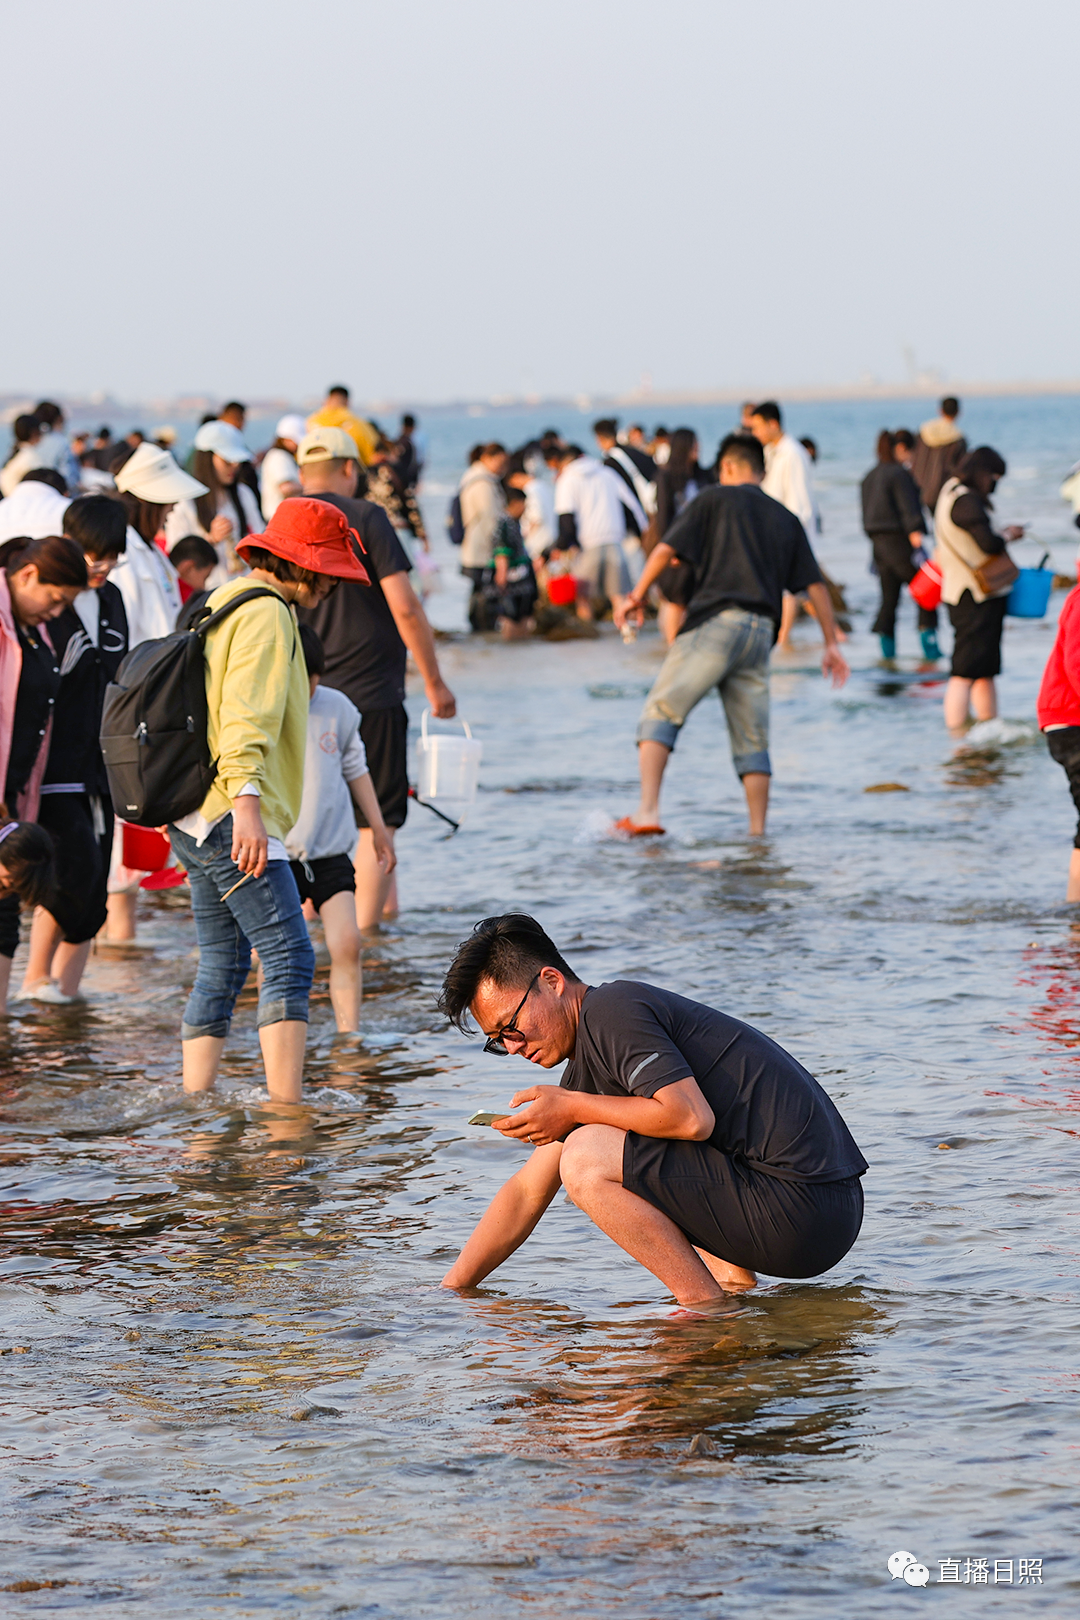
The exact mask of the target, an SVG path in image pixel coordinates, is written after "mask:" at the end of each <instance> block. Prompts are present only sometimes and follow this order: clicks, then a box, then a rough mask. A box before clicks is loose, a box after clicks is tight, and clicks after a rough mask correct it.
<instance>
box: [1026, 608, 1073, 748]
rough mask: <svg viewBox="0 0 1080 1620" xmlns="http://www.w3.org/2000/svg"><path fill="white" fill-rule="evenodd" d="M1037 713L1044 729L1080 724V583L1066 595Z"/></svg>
mask: <svg viewBox="0 0 1080 1620" xmlns="http://www.w3.org/2000/svg"><path fill="white" fill-rule="evenodd" d="M1036 713H1037V714H1038V717H1039V729H1040V730H1041V731H1044V730H1045V729H1046V727H1047V726H1080V586H1078V587H1077V588H1076V589H1075V590H1073V591H1070V592H1069V594H1068V596H1067V597H1066V598H1065V606H1064V607H1063V608H1062V610H1061V617H1060V618H1059V619H1058V628H1057V639H1056V640H1055V642H1054V646H1053V649H1052V651H1051V653H1050V658H1049V660H1048V662H1047V665H1046V668H1045V669H1044V670H1043V678H1042V685H1041V686H1040V688H1039V701H1038V703H1037V705H1036Z"/></svg>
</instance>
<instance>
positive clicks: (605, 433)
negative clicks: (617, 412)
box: [592, 416, 619, 439]
mask: <svg viewBox="0 0 1080 1620" xmlns="http://www.w3.org/2000/svg"><path fill="white" fill-rule="evenodd" d="M592 430H593V432H594V433H595V434H596V437H597V438H598V439H617V438H618V436H619V422H618V418H617V417H614V416H602V417H601V418H600V420H599V422H594V423H593V425H592Z"/></svg>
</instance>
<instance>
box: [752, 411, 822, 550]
mask: <svg viewBox="0 0 1080 1620" xmlns="http://www.w3.org/2000/svg"><path fill="white" fill-rule="evenodd" d="M764 449H765V479H764V482H763V483H762V486H761V487H762V489H763V490H764V491H765V493H766V495H771V496H772V498H773V500H774V501H779V502H780V505H781V506H786V507H787V509H788V511H789V512H794V514H795V516H796V517H797V518H798V520H799V522H800V523H801V524H802V526H803V528H804V529H805V530H806V537H807V539H808V540H809V541H810V544H811V545H813V543H814V541H815V539H816V538H817V532H818V508H817V501H816V499H815V498H814V485H813V482H812V479H811V476H810V457H809V456H808V455H807V453H806V451H805V450H804V449H803V447H802V445H801V444H800V443H799V441H798V439H793V438H792V437H791V434H790V433H782V434H781V435H780V437H779V438H778V439H777V441H776V443H775V444H767V445H765V447H764Z"/></svg>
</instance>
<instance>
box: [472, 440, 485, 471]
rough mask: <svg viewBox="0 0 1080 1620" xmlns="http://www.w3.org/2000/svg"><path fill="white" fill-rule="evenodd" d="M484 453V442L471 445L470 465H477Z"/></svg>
mask: <svg viewBox="0 0 1080 1620" xmlns="http://www.w3.org/2000/svg"><path fill="white" fill-rule="evenodd" d="M483 453H484V447H483V445H482V444H474V445H471V446H470V447H469V466H470V467H475V466H476V463H477V462H478V461H479V460H480V457H481V456H482V455H483Z"/></svg>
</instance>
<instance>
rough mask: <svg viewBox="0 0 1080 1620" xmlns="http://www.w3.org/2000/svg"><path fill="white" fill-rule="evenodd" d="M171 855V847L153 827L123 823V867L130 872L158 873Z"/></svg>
mask: <svg viewBox="0 0 1080 1620" xmlns="http://www.w3.org/2000/svg"><path fill="white" fill-rule="evenodd" d="M171 854H172V845H171V844H170V843H169V840H168V839H167V838H164V837H162V835H161V833H159V832H158V831H157V830H156V829H155V828H154V827H136V826H133V825H132V823H131V822H130V821H125V822H124V850H123V862H124V865H125V866H126V867H128V868H130V870H131V871H132V872H160V871H161V869H162V868H163V867H164V866H165V864H166V862H167V861H168V859H169V857H170V855H171Z"/></svg>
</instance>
